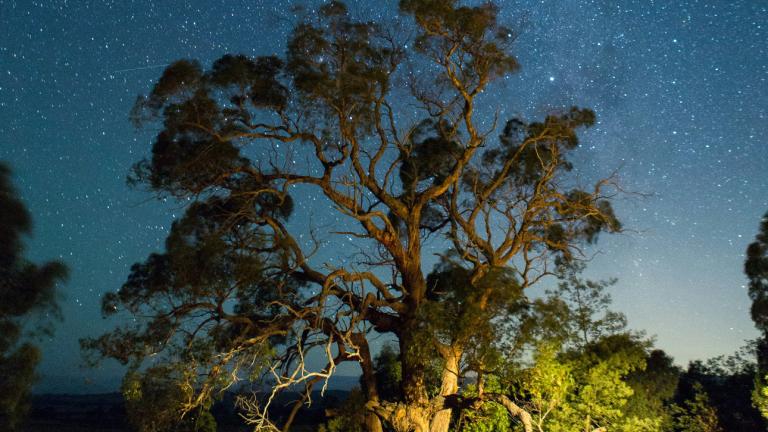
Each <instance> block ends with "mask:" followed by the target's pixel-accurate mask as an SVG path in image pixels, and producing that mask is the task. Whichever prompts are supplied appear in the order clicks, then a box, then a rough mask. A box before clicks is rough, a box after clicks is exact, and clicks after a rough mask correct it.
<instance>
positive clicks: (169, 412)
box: [122, 365, 216, 432]
mask: <svg viewBox="0 0 768 432" xmlns="http://www.w3.org/2000/svg"><path fill="white" fill-rule="evenodd" d="M188 374H189V372H187V371H184V370H179V369H176V368H173V367H170V366H165V365H163V366H157V367H152V368H149V369H147V370H146V371H144V372H142V373H140V372H137V371H131V372H129V373H128V374H127V375H126V376H125V378H124V379H123V385H122V393H123V398H124V400H125V408H126V413H127V414H128V420H129V421H130V423H131V424H132V425H133V426H134V427H135V428H136V430H137V431H139V432H166V431H174V432H215V431H216V421H215V419H214V418H213V416H212V415H211V413H210V411H209V409H210V401H208V402H207V403H204V404H202V405H201V406H200V407H199V408H197V409H195V410H194V411H190V412H188V411H189V410H188V407H189V405H191V404H192V403H193V402H192V401H193V399H194V397H195V395H194V388H193V387H192V386H191V385H190V382H193V381H192V379H191V377H189V376H184V375H188Z"/></svg>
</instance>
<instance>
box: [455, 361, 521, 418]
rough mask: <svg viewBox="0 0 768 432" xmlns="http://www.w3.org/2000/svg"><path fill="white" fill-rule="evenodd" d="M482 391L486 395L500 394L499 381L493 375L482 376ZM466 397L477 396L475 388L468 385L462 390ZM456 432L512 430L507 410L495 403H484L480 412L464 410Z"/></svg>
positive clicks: (502, 389) (501, 390) (501, 389)
mask: <svg viewBox="0 0 768 432" xmlns="http://www.w3.org/2000/svg"><path fill="white" fill-rule="evenodd" d="M483 390H484V391H485V392H488V393H501V392H503V391H504V390H505V389H504V388H502V385H501V381H500V380H499V378H498V377H497V376H495V375H484V376H483ZM462 392H463V395H464V396H466V397H475V396H477V386H475V385H468V386H466V388H465V389H463V391H462ZM456 429H457V430H461V431H463V432H507V431H510V430H512V420H511V419H510V418H509V413H508V412H507V409H506V408H504V407H503V406H502V405H501V404H499V403H496V402H486V403H484V404H483V406H482V407H481V409H480V410H477V411H474V410H466V411H464V412H462V414H461V417H460V418H459V420H458V424H457V428H456Z"/></svg>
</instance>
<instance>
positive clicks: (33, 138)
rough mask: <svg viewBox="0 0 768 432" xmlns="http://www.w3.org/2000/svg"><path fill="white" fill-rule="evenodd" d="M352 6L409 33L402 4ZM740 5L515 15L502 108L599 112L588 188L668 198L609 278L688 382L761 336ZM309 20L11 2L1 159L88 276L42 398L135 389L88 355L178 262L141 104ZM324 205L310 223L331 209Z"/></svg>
mask: <svg viewBox="0 0 768 432" xmlns="http://www.w3.org/2000/svg"><path fill="white" fill-rule="evenodd" d="M350 3H351V9H352V11H353V13H355V14H358V15H359V16H362V17H368V18H374V19H376V18H378V17H379V16H380V15H382V14H384V15H390V13H389V12H386V11H383V10H379V9H377V8H381V7H383V6H381V4H385V2H375V1H370V2H350ZM728 3H730V4H727V5H726V2H704V1H656V2H654V1H645V0H643V1H613V0H611V1H608V0H606V1H601V0H595V1H552V0H542V1H520V2H511V1H502V2H500V4H501V6H502V16H503V17H504V18H505V19H507V20H509V21H511V22H516V23H522V24H521V26H520V28H521V29H522V31H523V32H522V35H521V36H520V38H519V40H518V44H517V52H516V54H517V55H518V57H519V60H520V62H521V64H522V71H521V73H519V74H517V75H514V76H512V77H510V78H509V79H507V82H506V85H505V86H504V88H503V89H500V91H497V92H494V93H493V94H492V95H491V96H488V99H487V102H488V103H489V105H490V106H494V107H496V106H501V107H503V110H504V111H505V113H506V114H508V115H515V114H523V115H524V116H526V117H529V118H534V117H535V116H541V115H543V114H544V113H546V112H548V111H549V110H552V109H556V108H559V107H562V106H569V105H572V104H577V105H581V106H586V107H591V108H593V109H594V110H595V111H596V113H597V115H598V119H599V124H598V125H597V127H595V128H593V129H591V130H589V131H588V132H587V133H585V134H584V135H583V140H582V142H583V148H582V149H581V150H580V151H579V159H578V161H577V167H578V169H579V171H580V172H581V173H582V174H583V175H584V176H585V177H586V178H590V177H596V176H602V175H607V174H610V173H611V172H613V171H614V170H618V171H619V173H620V178H621V182H622V185H623V186H624V187H625V188H626V189H627V190H629V191H634V192H643V193H651V195H650V196H647V197H640V196H637V195H631V194H629V195H626V196H624V197H622V198H621V199H620V200H619V201H618V202H617V203H616V206H617V210H618V214H619V216H620V217H621V219H622V220H623V222H624V224H625V226H626V227H627V228H628V231H627V233H625V234H622V235H618V236H613V237H607V236H604V237H603V238H602V239H601V241H600V243H599V245H598V248H597V250H596V251H599V252H600V253H599V254H598V255H597V256H596V258H595V259H594V260H593V263H592V265H591V266H590V267H589V275H590V276H593V277H599V278H609V277H613V276H615V277H618V278H619V282H618V284H617V285H616V286H615V287H614V288H613V290H612V294H613V297H614V308H615V309H617V310H621V311H623V312H625V313H626V314H627V315H628V317H629V322H630V325H631V326H632V327H633V328H636V329H644V330H646V331H647V332H648V334H650V335H656V340H657V346H659V347H661V348H663V349H664V350H666V351H668V352H669V353H670V354H672V355H673V356H674V357H675V358H676V360H677V362H678V363H680V364H685V363H686V362H687V361H689V360H691V359H695V358H707V357H711V356H714V355H719V354H727V353H731V352H733V351H734V350H735V349H736V348H738V347H739V346H741V345H742V344H743V341H744V340H745V339H748V338H752V337H754V336H756V334H757V333H756V332H755V331H754V330H753V326H752V323H751V321H750V320H749V312H748V311H749V300H748V298H747V296H746V289H745V288H744V284H745V278H744V276H743V274H742V263H743V259H744V250H745V248H746V246H747V244H748V243H749V242H750V241H751V239H752V238H753V236H754V234H755V232H756V230H757V225H758V222H759V219H760V217H761V216H762V214H763V213H764V212H765V211H766V210H768V176H766V167H768V121H766V119H767V117H768V49H767V45H768V44H766V41H767V40H768V34H767V30H768V5H767V4H766V3H765V2H763V1H757V0H755V1H735V2H728ZM289 4H290V3H288V2H280V1H266V0H264V1H258V0H253V1H213V0H209V1H202V0H198V1H186V2H180V1H179V2H175V1H162V2H160V1H158V2H152V1H138V0H136V1H127V0H125V1H98V2H97V1H66V0H58V1H56V0H54V1H37V2H33V1H26V0H24V1H13V0H10V1H3V2H0V160H5V161H7V162H9V163H10V164H11V165H12V167H13V168H14V169H15V174H16V178H15V181H16V184H17V186H18V188H19V190H20V192H21V194H22V197H23V199H24V200H25V201H26V202H27V204H28V205H29V208H30V210H31V212H32V214H33V216H34V220H35V234H34V237H33V238H32V239H31V240H30V242H29V248H30V255H31V256H32V257H33V258H34V259H38V260H43V259H52V258H60V259H62V260H64V261H65V262H66V263H67V264H69V265H70V267H71V270H72V277H71V280H70V281H69V282H68V283H67V284H66V285H65V286H64V287H63V292H64V296H63V299H62V302H61V303H62V309H63V312H64V321H63V322H62V323H61V324H60V325H59V326H58V330H57V332H56V335H55V336H54V337H53V338H51V339H50V340H46V341H43V349H44V352H43V355H44V360H43V363H42V365H41V373H42V375H43V380H42V381H41V383H40V385H39V386H38V391H57V392H63V391H78V392H91V391H102V390H105V389H114V388H116V387H117V385H118V383H119V378H116V377H117V376H118V372H119V370H118V369H117V368H115V367H114V365H110V364H107V365H105V366H103V367H102V368H101V369H97V370H90V369H83V368H81V364H82V360H81V357H80V353H79V348H78V345H77V339H78V338H79V337H82V336H85V335H95V334H98V333H99V332H100V331H103V330H105V329H106V328H107V324H106V323H105V322H104V321H103V320H102V319H101V317H100V313H99V301H100V296H101V295H102V294H103V293H104V292H106V291H109V290H114V289H116V288H118V287H119V286H120V285H121V284H122V282H123V281H124V279H125V277H126V275H127V272H128V268H129V266H130V265H131V264H132V263H133V262H135V261H138V260H141V259H143V258H144V257H146V255H147V254H148V253H150V252H152V251H156V250H158V249H160V248H161V247H162V242H163V239H164V237H165V235H166V233H167V229H168V227H169V226H170V222H171V220H172V219H173V217H175V216H178V215H179V213H180V212H181V208H180V207H179V206H178V205H176V204H174V203H165V204H163V203H157V202H155V201H152V200H150V197H149V196H148V195H147V194H144V193H141V192H139V191H133V190H130V189H128V187H127V186H126V185H125V180H124V179H125V175H126V173H127V171H128V168H129V167H130V165H131V164H132V163H133V162H135V161H136V160H138V159H139V158H140V157H142V156H144V155H146V154H147V153H148V151H149V149H150V142H151V138H152V132H153V131H152V130H145V131H135V130H134V129H132V127H131V126H130V124H129V123H128V120H127V114H128V111H129V110H130V108H131V106H132V104H133V102H134V100H135V97H136V96H137V95H138V94H140V93H146V92H147V91H148V89H149V88H150V86H151V85H152V83H153V80H154V79H156V78H157V77H158V76H159V74H160V73H161V72H162V67H163V65H165V64H167V63H169V62H171V61H173V60H175V59H178V58H182V57H194V58H198V59H200V60H201V61H203V62H204V63H209V62H210V61H212V60H214V59H215V58H217V57H218V56H220V55H221V54H224V53H227V52H244V53H248V54H254V55H262V54H271V53H277V54H280V53H282V52H283V45H282V42H283V41H284V38H285V35H286V33H287V31H288V29H289V28H290V25H291V24H290V23H291V22H292V19H293V16H292V14H291V12H289V10H290V8H289V7H288V5H289ZM386 4H394V2H386ZM304 198H305V199H302V198H301V197H300V198H299V199H298V201H299V202H301V203H303V205H302V206H301V207H300V210H302V211H304V212H305V213H304V214H306V213H307V212H308V211H309V210H311V209H313V208H314V207H313V206H316V204H313V202H312V200H310V199H309V198H310V197H304ZM297 217H298V218H301V217H302V216H301V213H299V214H298V215H297Z"/></svg>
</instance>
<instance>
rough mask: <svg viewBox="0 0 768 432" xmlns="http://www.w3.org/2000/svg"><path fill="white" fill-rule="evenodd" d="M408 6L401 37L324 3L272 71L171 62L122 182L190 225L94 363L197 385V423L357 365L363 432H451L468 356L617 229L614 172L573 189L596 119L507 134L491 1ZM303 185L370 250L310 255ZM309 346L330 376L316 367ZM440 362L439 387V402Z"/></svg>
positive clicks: (123, 304) (117, 298) (513, 123)
mask: <svg viewBox="0 0 768 432" xmlns="http://www.w3.org/2000/svg"><path fill="white" fill-rule="evenodd" d="M398 11H399V13H400V15H401V18H402V21H403V22H405V23H406V24H405V25H406V26H411V28H410V29H409V30H408V31H402V30H404V29H397V28H395V27H393V26H386V25H381V24H380V23H374V22H365V21H357V20H354V19H353V18H352V17H351V15H350V14H349V13H348V11H347V8H346V6H345V5H344V4H343V3H341V2H338V1H332V2H330V3H327V4H325V5H323V6H322V7H320V8H319V10H318V13H317V14H314V15H312V16H311V17H308V18H307V19H305V20H301V21H300V22H299V23H298V24H297V25H296V26H295V28H294V29H293V31H292V33H291V35H290V37H289V39H288V43H287V52H286V55H285V56H284V57H282V58H279V57H277V56H266V57H256V58H251V57H247V56H244V55H225V56H223V57H222V58H220V59H218V60H217V61H215V62H214V63H213V65H212V66H211V67H210V68H203V67H202V66H201V65H200V64H199V63H198V62H196V61H193V60H180V61H177V62H175V63H173V64H171V65H170V66H169V67H168V68H166V70H165V71H164V73H163V75H162V76H161V77H160V79H159V81H158V82H157V83H156V84H155V86H154V88H153V89H152V91H151V92H150V94H149V95H148V96H147V97H142V98H140V99H139V100H138V102H137V104H136V108H135V110H134V112H133V119H134V120H135V121H136V122H137V123H138V124H146V123H153V124H157V125H160V128H161V131H160V133H159V134H158V135H157V138H156V140H155V143H154V145H153V148H152V156H151V157H150V158H149V159H146V160H143V161H140V162H139V163H138V164H137V165H136V166H135V169H134V171H133V176H132V181H133V182H134V183H135V184H140V185H145V186H147V187H148V188H149V189H150V190H152V191H153V192H155V193H157V194H158V195H162V196H171V197H175V198H179V199H180V200H181V202H182V203H184V204H185V205H186V206H187V207H186V212H185V215H184V216H183V218H182V219H180V220H179V221H176V222H175V223H174V225H173V227H172V229H171V233H170V235H169V237H168V240H167V242H166V251H165V252H164V253H161V254H154V255H151V256H150V257H149V258H148V259H147V260H146V261H145V262H143V263H139V264H136V265H135V266H134V267H133V268H132V271H131V275H130V276H129V279H128V282H127V283H126V284H125V285H124V286H123V287H122V289H121V290H120V291H118V292H116V293H113V294H109V295H107V296H105V298H104V305H103V306H104V308H103V309H104V312H105V313H107V314H113V313H116V312H128V313H129V314H131V315H133V316H134V317H136V318H137V321H136V323H135V324H133V321H131V322H130V324H129V325H128V326H126V327H123V328H120V329H118V330H115V331H114V332H111V333H109V334H106V335H104V336H102V337H100V338H96V339H92V340H86V341H84V345H85V346H86V347H87V348H92V349H95V350H96V351H97V352H100V353H101V354H103V355H105V356H109V357H114V358H117V359H119V360H121V361H123V362H128V363H140V362H141V361H142V359H143V358H144V357H145V356H146V355H147V354H161V356H160V357H157V358H163V359H164V361H167V362H170V363H176V364H179V365H185V366H186V367H190V368H191V367H194V368H195V370H196V371H204V374H203V376H202V379H201V380H199V381H196V382H194V383H190V384H188V385H191V386H192V387H193V388H195V389H197V390H199V392H198V397H196V398H194V399H193V400H191V401H189V404H188V405H187V408H188V409H191V408H192V407H194V406H195V405H197V404H199V403H203V402H204V401H206V400H208V399H209V397H210V395H211V393H212V392H213V391H215V390H217V389H220V388H221V387H222V386H226V385H229V384H231V383H232V382H233V381H234V380H236V379H239V378H245V377H251V378H253V377H257V376H259V374H261V373H262V372H263V371H264V369H261V367H264V366H266V371H267V374H268V375H269V376H270V377H271V382H272V383H273V384H274V386H273V390H274V392H278V391H280V390H283V389H286V388H290V387H293V386H295V385H297V384H300V385H305V387H304V388H305V390H306V391H307V392H311V389H312V386H313V385H314V384H315V383H318V382H322V381H323V379H325V378H327V377H328V376H330V375H331V374H332V373H333V372H334V370H335V368H336V366H337V365H338V364H339V363H341V362H357V363H358V364H359V365H360V367H361V369H362V375H363V382H364V383H365V385H364V389H365V392H366V394H365V397H366V400H367V401H368V402H367V409H368V412H369V415H368V417H369V420H368V422H367V427H368V428H369V429H370V430H381V422H382V421H383V422H386V423H387V424H389V425H390V426H391V427H392V428H393V429H395V430H398V431H406V430H416V431H419V432H426V431H428V430H432V431H433V432H445V431H447V430H448V427H449V423H450V420H451V417H452V409H453V407H454V406H456V403H457V401H458V400H459V399H460V397H459V396H460V395H459V394H458V380H459V376H460V375H461V374H462V373H464V372H467V369H466V368H464V367H462V366H463V365H466V364H472V365H473V366H472V367H474V368H475V369H480V370H482V368H484V366H483V363H484V361H482V360H483V359H484V357H483V355H482V354H483V350H480V351H478V350H476V349H475V347H476V346H482V344H478V343H477V342H478V341H488V340H493V335H492V334H490V332H491V331H492V330H493V328H494V326H492V325H489V323H491V322H492V321H493V318H495V317H496V316H497V315H496V313H497V312H500V311H503V310H505V309H506V307H507V304H514V302H511V300H513V299H521V298H522V295H521V293H522V292H524V290H526V289H527V288H528V287H530V286H532V285H533V284H535V283H536V282H537V281H539V280H540V279H541V278H543V277H545V276H547V275H549V274H551V273H552V270H553V269H554V265H553V260H554V259H555V258H557V257H560V258H561V259H575V258H578V257H579V250H580V249H579V247H581V246H582V245H583V244H585V243H589V242H593V241H594V240H595V239H596V238H597V235H598V234H599V233H600V232H601V231H617V230H619V228H620V225H619V223H618V222H617V220H616V218H615V216H614V214H613V211H612V209H611V206H610V204H609V202H608V200H607V199H608V198H610V195H611V194H612V193H613V190H612V189H611V188H610V186H611V185H612V183H613V182H612V180H611V179H605V180H600V181H598V182H596V184H594V185H593V186H588V187H580V185H579V182H578V181H577V179H575V178H574V177H573V176H570V175H569V172H570V171H571V167H572V165H571V163H570V162H569V155H570V153H571V152H573V151H575V150H576V149H577V148H578V138H577V130H578V129H580V128H583V127H589V126H591V125H592V124H594V121H595V115H594V113H593V112H592V111H590V110H587V109H580V108H575V107H574V108H571V109H565V110H560V111H557V112H553V113H551V114H550V115H548V116H546V117H545V118H544V119H542V120H540V121H530V120H526V119H523V118H512V119H509V120H507V121H506V122H504V123H503V124H502V125H501V127H498V125H497V118H496V117H497V116H498V112H497V114H496V116H494V114H493V112H492V111H493V108H492V107H488V106H487V105H486V100H485V99H484V95H485V94H486V93H488V92H489V91H491V90H492V88H493V86H494V84H498V81H499V79H500V78H503V77H506V76H508V75H510V74H512V73H514V72H515V71H516V70H517V68H518V64H517V61H516V60H515V58H514V57H513V55H512V54H511V44H512V42H513V40H514V33H513V31H512V30H511V29H509V28H507V27H505V26H503V25H501V24H500V23H499V22H498V20H497V16H498V8H497V7H496V5H494V4H492V3H483V4H480V5H476V6H464V5H461V4H459V3H458V2H456V1H444V0H439V1H438V0H402V1H400V2H399V8H398ZM297 189H304V190H313V191H314V192H313V193H316V194H317V195H318V196H321V197H323V198H324V199H325V200H326V202H327V203H328V204H330V207H331V208H332V209H333V210H332V211H335V212H337V213H338V214H337V216H338V219H337V220H338V221H339V223H338V225H337V226H336V227H332V228H330V229H329V230H328V231H327V232H326V234H328V233H336V234H339V235H341V236H344V238H351V239H355V242H356V243H355V244H356V245H357V246H358V247H359V248H360V250H361V253H359V254H355V255H352V256H349V257H345V259H344V260H339V261H336V262H335V263H333V262H325V263H323V262H319V261H318V260H317V259H316V258H315V257H313V252H314V251H316V250H317V249H318V248H323V247H327V246H326V245H324V244H322V243H319V242H316V241H314V240H316V239H317V236H316V235H315V234H316V233H314V232H307V230H306V228H305V227H304V226H301V225H302V224H299V226H297V224H296V223H292V222H291V221H290V220H289V217H290V216H291V214H293V213H295V210H296V209H295V206H294V204H293V198H292V193H294V191H296V190H297ZM437 239H444V241H447V242H448V244H449V246H450V248H451V249H453V250H454V251H455V254H456V259H455V260H454V261H455V264H456V265H451V268H452V269H453V270H456V271H457V272H458V273H461V274H462V279H461V281H459V282H458V283H456V284H453V285H452V286H451V287H449V288H450V289H446V290H435V289H433V288H434V287H433V286H432V285H430V281H429V279H428V277H427V272H426V271H425V268H424V267H425V262H424V258H425V247H426V246H427V245H429V244H430V243H429V242H430V241H435V242H436V241H438V240H437ZM437 244H440V245H442V246H444V245H445V244H444V243H437ZM437 270H438V273H439V272H440V269H437ZM443 285H445V284H443ZM510 302H511V303H510ZM449 312H450V313H454V314H458V315H455V316H454V317H455V318H456V322H457V323H459V324H458V325H457V326H455V327H454V328H450V327H451V326H448V325H446V324H448V322H446V321H444V320H443V317H444V316H445V315H444V314H445V313H449ZM440 320H443V321H440ZM375 334H388V335H390V336H391V337H393V338H394V339H395V340H397V344H398V352H399V361H400V366H401V373H402V381H401V384H400V388H399V395H398V397H397V398H396V399H393V400H384V399H382V397H381V395H380V394H379V393H378V391H377V386H376V377H375V373H374V370H373V368H372V365H373V361H372V354H371V352H370V347H369V338H370V337H373V336H374V335H375ZM201 347H207V349H208V350H207V351H206V349H204V348H201ZM312 351H316V352H320V353H322V354H323V356H324V357H325V359H326V364H324V365H320V366H318V367H317V368H311V367H310V365H308V364H307V362H306V361H305V359H306V358H307V355H308V353H310V352H312ZM470 359H471V361H469V360H470ZM434 364H439V365H440V369H441V371H440V385H439V386H438V391H437V394H430V392H429V383H428V382H427V375H428V370H429V368H430V367H432V365H434ZM256 366H258V367H256ZM182 376H187V375H182ZM190 376H191V375H190ZM194 376H195V377H197V376H198V375H197V374H194ZM223 378H226V379H223ZM195 379H196V378H195ZM274 392H273V393H272V394H270V395H269V396H268V397H267V398H266V399H265V401H264V403H263V404H261V405H260V406H259V407H258V408H255V409H256V411H258V412H259V413H260V414H259V416H257V418H256V419H254V421H255V422H256V426H257V427H268V426H270V427H271V423H270V422H269V421H268V420H267V419H266V418H265V417H263V416H261V414H264V413H266V412H267V407H266V406H265V405H268V404H269V403H270V402H271V401H272V400H273V399H274ZM252 406H254V405H252ZM510 408H511V410H510V412H511V413H513V414H515V415H517V413H518V411H517V410H518V408H519V407H513V406H511V405H510ZM288 427H289V425H284V426H283V428H288Z"/></svg>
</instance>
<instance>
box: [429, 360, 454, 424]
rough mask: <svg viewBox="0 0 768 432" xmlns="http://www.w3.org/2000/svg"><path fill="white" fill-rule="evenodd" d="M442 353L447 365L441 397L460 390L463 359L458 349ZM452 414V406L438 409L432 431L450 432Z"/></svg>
mask: <svg viewBox="0 0 768 432" xmlns="http://www.w3.org/2000/svg"><path fill="white" fill-rule="evenodd" d="M441 355H442V357H443V360H445V366H443V373H442V377H441V381H442V383H441V385H440V397H441V398H445V397H446V396H450V395H453V394H456V393H457V392H458V391H459V360H460V359H461V352H460V351H459V350H458V349H453V348H447V349H445V350H444V352H442V353H441ZM451 414H452V410H451V409H450V408H446V409H441V410H440V411H438V412H437V413H436V414H435V416H434V417H433V418H432V423H431V425H430V428H429V429H430V432H448V427H449V426H450V424H451Z"/></svg>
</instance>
